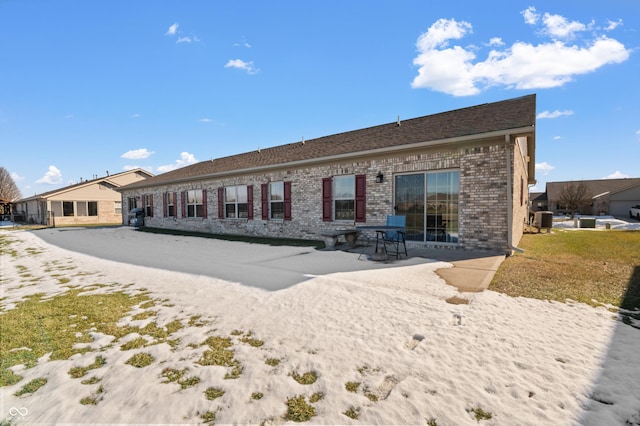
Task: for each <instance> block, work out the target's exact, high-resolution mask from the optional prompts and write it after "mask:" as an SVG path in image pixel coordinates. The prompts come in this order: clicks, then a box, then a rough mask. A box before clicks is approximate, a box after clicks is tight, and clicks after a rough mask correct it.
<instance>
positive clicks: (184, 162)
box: [158, 152, 198, 173]
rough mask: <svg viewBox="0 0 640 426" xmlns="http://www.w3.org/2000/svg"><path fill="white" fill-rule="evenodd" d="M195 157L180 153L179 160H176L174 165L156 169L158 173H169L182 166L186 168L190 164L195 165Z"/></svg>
mask: <svg viewBox="0 0 640 426" xmlns="http://www.w3.org/2000/svg"><path fill="white" fill-rule="evenodd" d="M197 162H198V160H196V157H194V156H193V154H189V153H188V152H181V153H180V159H178V160H176V162H175V164H166V165H164V166H160V167H158V173H165V172H170V171H171V170H176V169H179V168H181V167H184V166H188V165H190V164H195V163H197Z"/></svg>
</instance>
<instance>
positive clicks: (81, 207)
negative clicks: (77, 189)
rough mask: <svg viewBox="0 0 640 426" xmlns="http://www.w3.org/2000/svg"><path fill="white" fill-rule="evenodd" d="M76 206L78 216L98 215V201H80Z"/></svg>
mask: <svg viewBox="0 0 640 426" xmlns="http://www.w3.org/2000/svg"><path fill="white" fill-rule="evenodd" d="M76 206H77V208H78V214H77V215H78V216H98V202H97V201H78V202H76Z"/></svg>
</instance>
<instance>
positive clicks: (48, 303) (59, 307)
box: [0, 289, 147, 386]
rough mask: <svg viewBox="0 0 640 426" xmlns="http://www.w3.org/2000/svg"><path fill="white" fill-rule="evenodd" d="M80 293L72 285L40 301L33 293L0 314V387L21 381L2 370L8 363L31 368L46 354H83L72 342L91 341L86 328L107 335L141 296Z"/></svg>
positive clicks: (54, 357)
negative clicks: (63, 291) (71, 288)
mask: <svg viewBox="0 0 640 426" xmlns="http://www.w3.org/2000/svg"><path fill="white" fill-rule="evenodd" d="M83 292H84V290H82V289H73V290H70V291H68V292H66V293H64V294H62V295H58V296H55V297H52V298H46V299H45V298H44V295H43V294H34V295H31V296H29V297H26V298H25V299H24V300H23V301H21V302H18V303H16V306H15V309H11V310H9V311H6V312H2V313H0V336H2V339H0V386H7V385H10V384H14V383H17V382H18V381H20V380H21V378H20V376H18V375H17V374H14V373H12V372H11V371H10V370H8V368H10V367H12V366H15V365H20V364H23V365H25V367H26V368H31V367H33V366H35V365H36V363H37V360H38V358H40V357H42V356H44V355H45V354H47V353H50V354H51V356H50V359H51V360H62V359H68V358H69V357H70V356H71V355H74V354H76V353H83V352H86V351H87V349H79V348H74V347H73V346H74V345H75V344H77V343H87V342H91V340H92V339H91V338H90V336H89V332H90V331H91V330H94V331H97V332H102V333H105V334H111V333H110V331H113V330H117V329H118V328H119V327H117V326H116V323H117V322H118V321H119V320H120V319H121V318H123V317H125V316H126V314H127V312H129V310H130V309H131V308H132V307H133V306H135V305H137V304H139V303H140V302H141V301H143V300H145V299H146V298H147V297H146V296H144V295H136V296H132V295H130V294H126V293H124V292H115V293H105V294H83ZM77 333H79V334H80V335H79V336H78V335H77ZM21 348H28V349H27V350H25V349H21Z"/></svg>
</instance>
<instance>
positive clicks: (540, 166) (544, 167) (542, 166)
mask: <svg viewBox="0 0 640 426" xmlns="http://www.w3.org/2000/svg"><path fill="white" fill-rule="evenodd" d="M553 169H555V167H554V166H552V165H551V164H549V163H547V162H546V161H545V162H544V163H536V172H540V173H542V174H543V175H545V176H546V175H547V174H549V172H550V171H551V170H553Z"/></svg>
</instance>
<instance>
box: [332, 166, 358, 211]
mask: <svg viewBox="0 0 640 426" xmlns="http://www.w3.org/2000/svg"><path fill="white" fill-rule="evenodd" d="M332 185H333V188H332V190H331V195H332V197H333V200H332V203H333V220H336V221H349V222H353V221H354V220H355V219H356V176H355V175H342V176H334V177H333V179H332ZM349 186H350V189H349ZM347 190H348V191H350V192H346V191H347ZM341 191H342V193H340V192H341ZM345 201H346V202H351V204H350V208H346V209H345V208H344V207H338V204H344V202H345ZM344 212H346V214H345V213H344Z"/></svg>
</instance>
